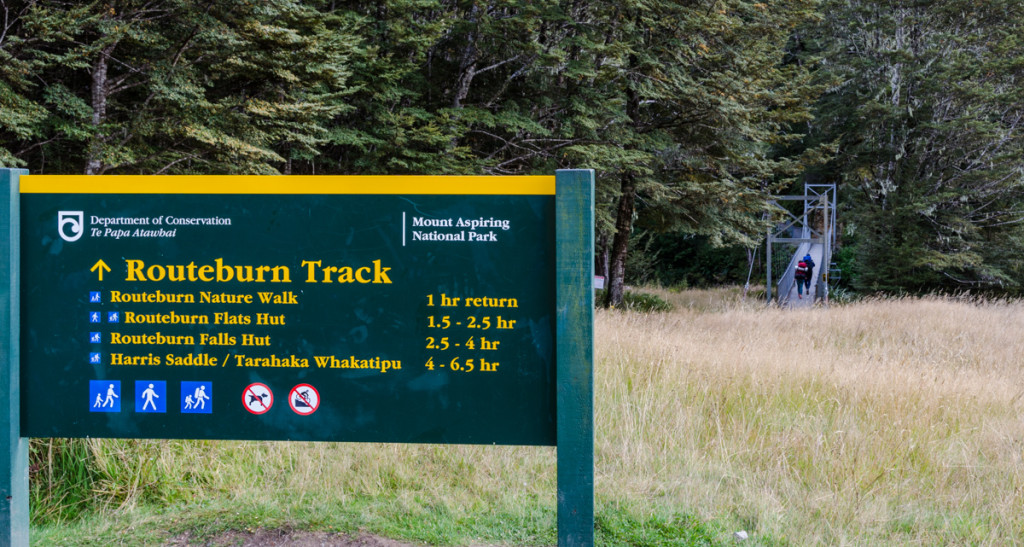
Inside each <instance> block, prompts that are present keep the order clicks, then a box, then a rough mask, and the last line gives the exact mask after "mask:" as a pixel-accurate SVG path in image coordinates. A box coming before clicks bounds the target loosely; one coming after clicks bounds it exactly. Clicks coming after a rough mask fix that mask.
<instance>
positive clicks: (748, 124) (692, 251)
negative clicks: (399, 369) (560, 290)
mask: <svg viewBox="0 0 1024 547" xmlns="http://www.w3.org/2000/svg"><path fill="white" fill-rule="evenodd" d="M0 10H2V13H0V16H2V27H0V165H2V166H5V167H23V168H27V169H29V170H30V171H31V172H32V173H67V174H71V173H75V174H80V173H84V174H200V173H202V174H222V173H250V174H438V173H447V174H500V175H508V174H542V173H551V172H552V171H553V170H554V169H560V168H591V169H594V170H595V171H596V172H597V185H598V186H597V219H598V220H597V226H596V234H597V242H598V247H599V250H598V251H599V253H598V254H599V256H598V257H596V260H597V264H598V268H599V270H602V271H606V272H607V275H608V276H609V280H610V288H609V291H608V292H607V295H608V299H609V303H611V304H615V303H617V302H618V301H619V300H620V299H621V298H622V291H623V282H624V281H625V280H627V276H629V277H631V278H632V279H630V280H629V281H630V282H637V281H643V280H648V281H659V282H661V283H664V284H668V285H677V284H687V283H689V284H710V283H720V282H735V281H737V280H742V279H743V278H745V277H746V275H747V274H748V273H749V271H750V270H749V269H748V267H747V266H748V264H750V263H751V262H752V260H753V259H754V257H755V254H754V253H753V252H751V251H752V249H755V248H756V247H757V246H758V245H761V246H763V244H764V235H765V233H766V231H767V229H768V227H769V226H770V224H771V223H772V222H773V218H772V216H771V214H770V212H769V209H768V204H767V203H768V199H769V197H770V196H771V195H773V194H780V193H791V192H800V191H801V190H800V189H801V188H802V185H803V183H804V182H829V183H832V182H834V183H836V184H838V185H839V202H840V207H841V210H840V214H839V227H840V229H841V236H840V240H841V244H842V250H841V252H840V254H839V256H840V257H841V262H842V263H843V267H844V269H845V270H846V274H847V275H845V276H844V282H847V283H849V285H850V286H851V287H852V288H854V289H856V290H859V291H863V292H873V291H910V292H933V291H959V290H971V291H996V292H1000V293H1010V294H1012V293H1017V292H1020V291H1021V290H1022V288H1024V85H1022V84H1024V81H1022V76H1024V29H1022V23H1024V4H1022V3H1020V2H1019V1H1017V0H987V1H985V2H976V1H968V0H938V1H920V0H889V1H881V0H793V1H789V2H751V1H745V0H692V1H686V0H682V1H680V0H676V1H670V0H615V1H609V0H588V1H586V2H583V1H580V0H486V1H485V0H479V1H452V0H375V1H373V2H367V1H362V0H353V1H348V2H335V1H317V0H303V1H300V0H259V1H245V0H231V1H225V0H207V1H188V0H125V1H121V0H110V1H107V2H85V3H80V2H68V1H50V0H40V1H15V0H0Z"/></svg>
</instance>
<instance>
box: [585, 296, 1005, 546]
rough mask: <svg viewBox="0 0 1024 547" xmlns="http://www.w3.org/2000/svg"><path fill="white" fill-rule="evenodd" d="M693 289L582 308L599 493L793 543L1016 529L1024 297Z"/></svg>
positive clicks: (976, 538)
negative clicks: (822, 297)
mask: <svg viewBox="0 0 1024 547" xmlns="http://www.w3.org/2000/svg"><path fill="white" fill-rule="evenodd" d="M664 296H665V298H667V299H670V300H671V299H672V298H673V295H672V294H671V293H665V294H664ZM707 296H709V295H708V294H705V295H698V294H692V292H691V294H687V295H685V296H681V297H679V298H677V302H675V304H676V307H677V310H678V311H677V312H675V313H671V314H622V313H614V312H612V313H605V312H599V313H598V314H597V327H596V330H597V336H598V342H597V352H596V353H597V356H598V360H599V361H598V363H597V370H598V373H597V378H598V388H597V392H598V399H599V401H601V403H599V404H598V405H597V409H598V416H597V427H598V431H600V432H601V434H600V435H599V436H598V441H597V442H598V445H599V446H598V453H599V454H600V455H601V456H600V463H599V466H598V471H599V473H600V477H601V480H600V482H599V485H600V486H599V488H600V490H601V491H604V492H615V493H616V494H617V495H620V496H626V497H630V498H633V499H642V500H646V501H647V503H648V504H649V505H650V506H652V507H655V506H661V505H672V506H682V507H686V508H688V509H689V510H691V511H695V512H698V513H699V514H700V515H701V516H702V517H704V518H707V519H719V518H722V517H723V516H725V515H729V516H731V517H732V518H733V520H734V522H736V523H737V524H738V525H742V526H745V527H746V528H747V529H748V530H754V531H756V532H760V533H762V534H766V535H769V536H771V537H774V538H788V539H789V540H791V541H792V542H793V543H794V544H798V545H806V544H812V543H825V544H854V545H867V544H907V543H917V544H922V545H936V544H950V545H962V544H991V545H1002V544H1005V543H1006V542H1007V541H1010V542H1013V541H1017V540H1018V539H1019V538H1020V537H1024V465H1022V447H1024V445H1022V439H1024V419H1022V415H1024V412H1022V411H1024V401H1022V396H1024V367H1022V364H1024V357H1022V356H1024V338H1022V337H1021V336H1020V333H1021V332H1024V305H1022V304H1021V303H1007V302H993V303H984V302H978V301H970V300H964V299H961V300H955V299H942V298H928V299H923V300H921V299H901V300H870V301H865V302H861V303H857V304H853V305H847V306H841V307H832V308H830V309H810V310H803V311H790V310H782V309H771V308H765V307H763V306H761V305H751V303H750V302H747V303H743V302H741V301H740V300H739V299H738V298H736V297H735V296H729V297H727V298H725V300H726V301H728V302H731V304H729V303H727V304H726V305H723V306H720V307H716V305H712V306H709V307H705V308H703V309H709V308H710V309H714V311H710V312H709V311H698V310H695V308H697V306H693V305H687V304H686V303H685V302H680V301H678V300H689V301H691V302H697V303H700V302H703V301H704V299H705V298H706V297H707Z"/></svg>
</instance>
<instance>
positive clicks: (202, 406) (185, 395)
mask: <svg viewBox="0 0 1024 547" xmlns="http://www.w3.org/2000/svg"><path fill="white" fill-rule="evenodd" d="M207 403H209V404H207ZM181 412H182V413H183V414H213V382H202V381H198V382H197V381H190V380H187V381H184V382H182V383H181Z"/></svg>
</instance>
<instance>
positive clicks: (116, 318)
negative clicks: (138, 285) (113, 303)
mask: <svg viewBox="0 0 1024 547" xmlns="http://www.w3.org/2000/svg"><path fill="white" fill-rule="evenodd" d="M120 322H121V314H120V313H118V312H116V311H111V312H107V323H120Z"/></svg>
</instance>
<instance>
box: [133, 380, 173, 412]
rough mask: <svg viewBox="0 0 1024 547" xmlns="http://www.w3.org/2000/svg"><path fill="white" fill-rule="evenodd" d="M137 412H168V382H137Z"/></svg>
mask: <svg viewBox="0 0 1024 547" xmlns="http://www.w3.org/2000/svg"><path fill="white" fill-rule="evenodd" d="M135 412H167V382H164V381H156V380H137V381H136V382H135Z"/></svg>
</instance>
